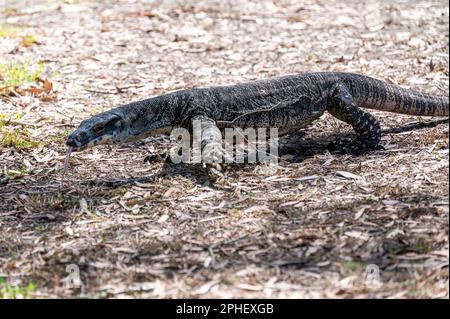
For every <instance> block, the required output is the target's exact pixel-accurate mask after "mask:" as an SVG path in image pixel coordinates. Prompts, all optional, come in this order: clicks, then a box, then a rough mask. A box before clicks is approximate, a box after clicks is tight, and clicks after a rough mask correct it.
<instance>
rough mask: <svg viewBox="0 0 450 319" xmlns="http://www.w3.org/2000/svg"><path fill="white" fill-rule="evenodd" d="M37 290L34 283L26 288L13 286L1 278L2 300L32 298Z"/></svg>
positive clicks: (0, 290) (0, 293)
mask: <svg viewBox="0 0 450 319" xmlns="http://www.w3.org/2000/svg"><path fill="white" fill-rule="evenodd" d="M35 289H36V286H35V284H34V283H32V282H30V283H28V285H26V286H22V285H20V284H19V285H12V284H10V283H8V282H7V281H6V280H5V278H1V277H0V299H22V298H30V297H31V294H32V293H33V292H34V290H35Z"/></svg>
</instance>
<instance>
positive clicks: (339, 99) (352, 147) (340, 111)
mask: <svg viewBox="0 0 450 319" xmlns="http://www.w3.org/2000/svg"><path fill="white" fill-rule="evenodd" d="M331 94H332V96H331V98H330V103H329V105H328V107H327V111H328V112H330V114H331V115H333V116H334V117H336V118H338V119H339V120H341V121H344V122H346V123H348V124H350V125H351V126H352V127H353V129H354V130H355V132H356V134H357V138H356V140H354V141H351V142H345V141H340V140H338V142H337V143H335V144H334V145H333V146H334V147H337V148H338V149H341V150H343V151H345V152H347V153H360V152H363V151H364V150H366V149H374V148H376V147H377V146H378V143H379V142H380V139H381V129H380V124H379V123H378V121H377V120H376V119H375V117H374V116H373V115H371V114H370V113H367V112H364V111H363V110H361V108H359V106H358V105H357V104H356V102H355V100H354V99H353V97H352V95H351V94H350V92H349V90H348V89H347V88H346V87H345V85H344V84H342V83H339V84H337V85H336V86H335V88H334V90H333V91H332V93H331Z"/></svg>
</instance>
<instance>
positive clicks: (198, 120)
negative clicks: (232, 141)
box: [193, 116, 232, 179]
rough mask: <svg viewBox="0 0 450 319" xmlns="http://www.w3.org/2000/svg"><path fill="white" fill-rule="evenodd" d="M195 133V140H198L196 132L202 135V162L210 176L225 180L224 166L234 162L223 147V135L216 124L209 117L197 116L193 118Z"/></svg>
mask: <svg viewBox="0 0 450 319" xmlns="http://www.w3.org/2000/svg"><path fill="white" fill-rule="evenodd" d="M193 131H194V138H198V136H196V135H195V132H200V133H201V136H200V149H201V162H202V163H203V165H204V166H205V167H206V169H207V172H208V175H209V176H210V177H212V178H213V179H218V178H223V177H224V176H223V167H222V164H223V163H225V162H227V163H229V162H232V156H231V155H230V154H228V153H227V152H226V151H225V149H224V147H223V145H222V133H221V131H220V129H219V128H218V127H217V125H216V122H215V121H214V120H213V119H211V118H209V117H207V116H196V117H194V118H193ZM194 147H195V146H194ZM196 157H198V156H196V155H194V158H196ZM197 160H198V159H197Z"/></svg>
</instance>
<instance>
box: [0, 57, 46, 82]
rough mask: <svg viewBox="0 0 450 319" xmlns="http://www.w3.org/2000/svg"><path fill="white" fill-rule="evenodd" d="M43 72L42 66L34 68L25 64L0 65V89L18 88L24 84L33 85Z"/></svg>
mask: <svg viewBox="0 0 450 319" xmlns="http://www.w3.org/2000/svg"><path fill="white" fill-rule="evenodd" d="M43 72H44V64H43V63H42V62H38V63H37V64H36V65H34V66H30V65H27V64H25V63H14V62H11V63H3V64H0V87H18V86H21V85H22V84H25V83H35V82H36V81H37V79H38V78H39V77H40V76H41V75H42V73H43Z"/></svg>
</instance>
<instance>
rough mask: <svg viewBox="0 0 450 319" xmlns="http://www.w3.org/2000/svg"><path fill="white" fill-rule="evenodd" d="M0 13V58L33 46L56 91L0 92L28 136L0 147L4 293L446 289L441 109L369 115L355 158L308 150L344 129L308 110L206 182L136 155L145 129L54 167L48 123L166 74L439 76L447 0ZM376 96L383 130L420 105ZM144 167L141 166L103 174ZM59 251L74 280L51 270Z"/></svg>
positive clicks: (65, 124) (178, 80)
mask: <svg viewBox="0 0 450 319" xmlns="http://www.w3.org/2000/svg"><path fill="white" fill-rule="evenodd" d="M7 12H8V13H7V14H6V13H4V14H5V19H6V22H7V23H9V24H11V25H21V26H23V28H25V30H24V32H27V34H33V35H34V36H35V38H36V43H35V44H34V45H32V46H23V45H21V42H20V41H21V39H20V37H4V38H0V44H1V45H0V57H1V60H2V62H3V60H4V61H5V63H6V62H9V61H14V62H23V61H31V62H36V61H43V62H44V66H45V70H44V75H45V76H46V77H49V78H50V81H52V83H53V93H54V94H55V96H56V99H53V100H52V101H47V100H45V99H44V100H43V99H39V98H35V97H33V96H32V95H30V94H26V95H13V96H2V97H0V109H1V113H2V114H6V115H8V118H14V114H17V113H23V114H24V116H23V117H22V118H20V120H14V121H11V122H9V123H8V126H7V128H8V129H19V128H21V129H26V130H27V136H28V138H30V140H33V141H35V140H36V141H38V146H37V147H35V148H29V149H20V148H15V147H11V145H9V146H1V145H0V168H1V169H2V171H5V173H4V175H3V176H2V177H0V277H4V278H5V279H4V280H3V281H1V283H0V285H5V286H4V287H0V291H2V290H1V289H3V291H7V292H8V295H7V296H9V294H10V293H11V291H13V292H14V293H15V294H18V295H19V296H20V295H21V291H22V290H23V291H25V292H26V293H25V292H24V293H23V294H26V296H33V297H49V298H53V297H77V296H88V297H97V298H103V297H128V296H131V297H157V298H169V297H170V298H173V297H193V298H205V297H220V298H223V297H236V298H237V297H257V298H261V297H275V298H283V297H287V298H297V297H338V298H341V297H351V298H355V297H377V298H383V297H409V298H411V297H413V298H416V297H418V298H429V297H433V298H434V297H446V298H448V282H449V281H448V280H449V278H448V275H449V273H448V211H449V200H448V186H449V185H448V181H449V169H448V141H449V139H448V123H447V124H446V123H444V124H440V125H438V126H436V127H434V128H421V129H412V130H408V129H404V130H403V131H402V132H397V133H386V134H385V135H384V136H383V145H384V148H385V149H384V150H377V151H373V152H370V153H368V154H365V155H363V156H358V157H355V156H348V155H341V154H331V153H329V152H328V151H327V150H326V147H325V146H326V144H327V142H329V141H330V140H331V139H333V138H335V137H336V136H337V135H338V134H343V133H346V132H349V129H348V127H346V125H344V124H342V123H340V122H339V121H337V120H336V119H334V118H332V117H331V116H328V115H326V116H324V117H323V118H322V119H321V120H320V121H318V122H317V123H315V124H314V125H313V127H311V129H310V130H308V132H307V133H306V136H305V137H304V138H302V139H299V138H291V139H290V140H288V141H287V144H289V145H290V147H289V148H286V150H285V151H284V157H283V161H282V162H281V164H280V165H279V166H277V167H265V166H262V165H256V166H251V165H247V166H235V167H232V168H231V169H229V170H227V173H226V174H227V183H226V184H224V185H211V183H210V182H209V181H208V179H207V177H206V176H205V173H204V171H203V170H202V168H201V167H197V166H188V165H184V166H176V165H167V164H164V163H163V162H162V161H155V162H152V163H144V161H143V159H144V158H145V156H146V155H148V154H158V153H162V152H164V150H166V149H167V147H168V141H167V139H165V138H154V139H150V140H148V141H146V143H143V142H139V143H135V144H132V145H124V146H120V147H111V148H110V147H99V148H96V149H92V150H89V151H85V152H83V153H78V154H74V156H73V157H72V159H71V169H70V172H69V174H68V177H67V180H66V181H64V182H62V181H61V173H62V166H63V159H64V155H65V151H66V150H65V146H64V139H65V136H67V134H68V132H70V131H71V130H72V129H73V128H74V127H75V126H76V125H77V124H78V123H79V122H80V121H81V120H82V119H84V118H86V117H88V116H90V115H91V114H93V113H96V112H99V111H102V110H104V109H108V108H110V107H113V106H116V105H118V104H120V103H124V102H128V101H131V100H137V99H143V98H147V97H149V96H153V95H157V94H162V93H164V92H168V91H172V90H177V89H181V88H187V87H192V86H206V85H214V84H225V83H234V82H241V81H244V80H250V79H259V78H266V77H270V76H276V75H281V74H288V73H295V72H305V71H350V72H358V73H364V74H367V75H372V76H375V77H377V78H380V79H385V80H387V81H392V82H394V83H398V84H401V85H403V86H405V87H411V88H415V89H420V90H422V91H427V92H432V93H438V94H448V32H449V26H448V4H447V3H445V2H443V1H442V2H430V1H414V2H411V1H402V2H395V3H394V2H392V3H391V2H383V3H380V4H376V3H373V1H367V2H364V1H363V2H361V1H359V2H348V3H345V4H344V3H343V2H342V3H341V2H337V1H336V2H334V1H327V2H322V1H317V0H308V1H304V2H302V3H301V4H300V3H299V2H297V1H291V2H290V1H273V2H271V1H258V2H245V4H243V2H242V1H226V2H222V1H195V2H189V3H187V4H186V3H185V1H180V2H179V3H178V4H177V3H175V2H171V3H170V4H165V3H160V2H155V3H153V4H147V5H144V4H139V2H138V1H132V0H130V1H108V3H102V2H93V1H87V2H84V1H77V2H75V3H73V4H68V3H62V2H58V1H55V2H53V4H52V5H50V6H48V5H43V6H38V5H36V6H32V7H27V8H20V7H18V8H15V9H14V10H11V8H8V10H7ZM2 18H3V17H2ZM374 114H375V115H376V116H377V117H378V118H379V119H380V120H381V122H382V125H383V127H384V129H385V130H390V129H394V128H402V127H403V128H405V126H406V125H408V124H409V123H414V122H421V121H424V119H421V118H419V117H412V116H400V115H395V114H387V113H382V112H374ZM8 171H10V173H8ZM11 171H12V173H11ZM14 172H16V173H14ZM17 172H19V174H17ZM342 172H344V173H342ZM345 172H347V173H345ZM348 173H352V174H353V175H350V174H348ZM0 176H1V175H0ZM142 176H148V177H150V176H153V177H152V178H148V180H147V181H144V182H141V183H137V184H134V185H133V184H123V185H119V184H118V183H116V184H112V183H109V184H108V183H106V184H105V183H104V182H111V181H114V180H127V179H129V178H134V177H142ZM102 183H103V184H102ZM69 264H76V265H78V266H79V268H80V274H81V279H82V282H83V287H82V289H76V288H70V287H68V286H66V285H64V282H63V281H62V280H63V279H64V278H65V277H66V276H67V275H68V274H67V272H66V266H67V265H69ZM368 264H376V265H377V266H378V267H379V268H380V271H381V273H380V279H381V283H382V285H381V287H379V288H377V289H369V288H368V287H367V286H366V285H365V281H364V278H365V267H366V265H368ZM5 283H7V286H6V284H5ZM30 283H31V286H30V285H29V284H30ZM5 287H6V288H5ZM11 287H33V289H32V290H31V291H29V290H30V289H28V290H27V289H19V288H11ZM5 294H6V293H5ZM5 296H6V295H5ZM0 297H1V295H0Z"/></svg>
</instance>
